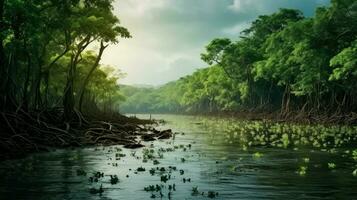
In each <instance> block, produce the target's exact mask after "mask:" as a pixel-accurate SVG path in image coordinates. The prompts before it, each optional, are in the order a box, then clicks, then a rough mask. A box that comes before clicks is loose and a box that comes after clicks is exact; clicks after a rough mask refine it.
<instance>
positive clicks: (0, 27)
mask: <svg viewBox="0 0 357 200" xmlns="http://www.w3.org/2000/svg"><path fill="white" fill-rule="evenodd" d="M4 1H5V0H0V33H4V31H5V28H4V27H5V24H4ZM3 42H4V37H3V34H0V105H1V106H2V108H1V109H2V110H3V109H4V106H5V98H4V97H5V80H6V77H5V76H6V70H5V69H6V66H5V65H6V64H5V63H6V62H5V52H4V46H3Z"/></svg>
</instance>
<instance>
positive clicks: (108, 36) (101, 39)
mask: <svg viewBox="0 0 357 200" xmlns="http://www.w3.org/2000/svg"><path fill="white" fill-rule="evenodd" d="M2 2H4V6H3V7H2V6H1V7H0V9H1V10H0V11H1V12H0V13H1V15H0V24H1V29H0V30H1V32H0V44H1V46H0V74H1V75H0V76H1V77H0V92H1V93H0V96H1V98H0V105H1V106H2V108H1V109H2V110H4V109H10V110H11V109H14V108H16V107H21V108H24V109H34V110H36V109H43V110H45V109H49V108H51V107H58V106H60V105H59V104H60V103H61V102H62V106H63V107H64V110H65V113H66V114H69V115H68V116H66V118H67V119H66V120H70V118H71V115H70V114H71V113H73V112H74V109H75V107H76V106H77V107H79V109H81V107H80V106H78V104H81V103H82V102H81V101H82V100H83V98H85V102H86V103H87V105H86V106H87V108H95V107H98V108H103V109H104V107H106V108H105V109H107V107H113V106H114V104H116V103H117V102H118V101H119V100H122V98H123V97H122V95H121V94H119V92H118V91H119V90H118V85H117V81H118V79H119V78H120V77H121V75H119V76H118V75H111V74H113V72H114V71H113V70H108V69H109V68H108V67H104V66H101V65H100V59H101V57H102V54H103V51H104V50H105V48H106V47H107V46H108V45H109V44H112V43H117V42H118V39H119V38H129V37H131V35H130V33H129V32H128V30H127V29H126V28H124V27H122V26H120V23H119V19H118V18H117V17H116V16H115V15H114V14H113V7H112V5H111V4H112V2H113V1H112V0H70V1H58V0H43V1H38V0H11V1H8V0H7V1H2ZM95 44H100V48H99V50H98V53H94V52H92V51H88V49H89V46H91V45H92V46H95ZM92 49H93V48H92ZM5 61H6V62H5ZM104 104H105V105H106V106H104ZM109 105H111V106H109ZM108 109H109V108H108Z"/></svg>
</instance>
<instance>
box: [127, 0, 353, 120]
mask: <svg viewBox="0 0 357 200" xmlns="http://www.w3.org/2000/svg"><path fill="white" fill-rule="evenodd" d="M356 18H357V2H356V1H354V0H332V2H331V5H330V6H329V7H320V8H318V9H317V10H316V13H315V15H314V16H313V17H311V18H307V17H304V16H303V14H302V12H300V11H298V10H292V9H280V10H279V11H278V12H276V13H274V14H271V15H263V16H259V17H258V19H256V20H255V21H254V22H252V24H251V26H250V28H248V29H246V30H244V31H243V32H242V33H241V35H240V38H239V39H238V40H237V41H231V40H230V39H227V38H218V39H214V40H213V41H212V42H210V43H209V44H208V45H207V46H206V51H205V52H204V53H202V59H203V60H204V61H205V62H207V63H208V64H210V65H213V66H211V67H209V68H206V69H202V70H198V71H197V72H195V73H194V74H192V75H190V76H186V77H183V78H181V79H180V80H178V81H176V82H172V83H169V84H167V85H165V86H163V87H161V88H159V89H156V90H142V91H140V90H139V91H136V92H135V94H134V95H129V97H128V99H129V100H128V102H127V103H124V104H123V105H122V107H121V109H122V110H123V111H125V112H142V111H145V112H177V111H181V112H182V111H184V112H217V111H218V112H222V111H230V112H232V111H233V112H236V111H247V110H249V111H258V112H263V111H264V112H279V113H280V116H283V117H288V116H291V115H294V116H304V117H305V118H306V117H311V116H318V115H319V116H321V115H324V116H330V117H334V118H336V119H337V118H338V119H342V120H346V116H348V117H349V118H350V119H351V118H354V119H355V117H354V116H355V115H354V114H353V113H355V112H356V109H357V100H356V91H357V85H356V81H355V79H356V76H357V75H356V69H357V54H356V53H357V21H356ZM124 93H127V92H124Z"/></svg>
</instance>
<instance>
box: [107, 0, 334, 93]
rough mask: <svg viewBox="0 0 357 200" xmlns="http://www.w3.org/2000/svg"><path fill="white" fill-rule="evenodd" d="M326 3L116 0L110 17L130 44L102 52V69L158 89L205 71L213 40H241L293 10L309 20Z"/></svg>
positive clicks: (324, 0) (309, 0) (126, 81)
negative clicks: (256, 24)
mask: <svg viewBox="0 0 357 200" xmlns="http://www.w3.org/2000/svg"><path fill="white" fill-rule="evenodd" d="M328 4H329V0H116V1H115V2H114V13H115V14H116V15H117V16H118V17H119V19H120V22H121V25H122V26H124V27H126V28H128V29H129V31H130V33H131V34H132V36H133V37H132V38H131V39H121V40H120V42H119V43H118V44H115V45H111V46H110V47H108V49H107V50H106V52H105V54H104V56H103V60H102V63H103V64H108V65H112V66H115V67H117V68H119V69H120V70H121V71H122V72H124V73H126V77H125V78H123V79H122V80H121V81H120V83H122V84H129V85H153V86H158V85H162V84H165V83H167V82H170V81H173V80H176V79H178V78H180V77H182V76H185V75H189V74H192V73H193V72H194V71H196V70H197V69H199V68H203V67H207V64H205V63H204V62H203V61H201V59H200V54H201V53H202V52H204V48H205V46H206V45H207V44H208V43H209V42H210V41H211V40H212V39H214V38H224V37H226V38H231V39H232V40H237V39H239V34H240V32H241V31H242V30H244V29H245V28H247V27H249V24H250V23H251V22H252V21H254V19H256V18H257V17H258V16H259V15H265V14H271V13H273V12H276V11H278V10H279V8H294V9H299V10H301V11H303V13H304V14H305V15H306V16H312V15H313V13H314V11H315V9H316V8H317V7H319V6H323V5H328Z"/></svg>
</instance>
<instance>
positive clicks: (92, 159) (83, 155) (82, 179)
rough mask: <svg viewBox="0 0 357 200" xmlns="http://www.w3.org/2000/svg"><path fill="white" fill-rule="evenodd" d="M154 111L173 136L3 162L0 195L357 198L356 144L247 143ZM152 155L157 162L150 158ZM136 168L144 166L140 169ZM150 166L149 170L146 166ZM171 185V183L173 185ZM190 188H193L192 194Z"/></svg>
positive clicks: (201, 120)
mask: <svg viewBox="0 0 357 200" xmlns="http://www.w3.org/2000/svg"><path fill="white" fill-rule="evenodd" d="M139 117H145V118H147V117H148V116H144V115H142V116H139ZM153 117H154V118H155V119H164V120H166V121H167V122H168V123H167V124H165V125H161V129H167V128H171V129H172V130H173V131H174V132H176V133H177V134H176V136H175V138H172V139H169V140H160V141H154V142H146V143H145V144H146V147H145V148H144V149H136V150H128V149H123V148H121V147H120V146H114V147H93V148H84V149H70V150H56V151H54V152H49V153H39V154H34V155H31V156H29V157H27V158H25V159H21V160H13V161H5V162H2V163H1V165H0V176H1V179H0V199H4V200H5V199H6V200H8V199H14V200H15V199H33V200H40V199H44V200H51V199H88V200H89V199H108V200H109V199H113V200H114V199H130V200H131V199H132V200H135V199H151V198H153V197H155V198H156V199H161V198H162V199H177V200H183V199H208V198H209V197H208V192H209V191H210V193H211V195H212V194H214V195H213V196H215V197H214V199H357V177H355V176H353V175H352V172H353V170H354V168H356V163H355V162H354V160H353V159H351V158H350V157H349V156H346V155H347V154H346V152H350V151H352V150H353V148H354V147H353V146H351V147H343V148H342V147H341V148H336V149H334V151H333V152H332V153H331V151H326V150H318V149H316V148H308V147H305V148H303V147H300V148H278V147H264V146H261V145H260V146H251V147H249V148H246V147H245V146H242V144H241V142H238V141H240V140H237V139H236V137H233V136H232V135H229V134H227V130H226V129H227V128H229V127H227V126H228V125H227V124H222V123H221V120H222V119H219V118H210V117H193V116H177V115H154V116H153ZM232 123H234V122H232ZM212 125H214V126H215V127H212ZM223 126H224V127H223ZM233 134H235V133H233ZM235 135H237V134H235ZM143 152H145V153H144V154H145V155H144V154H143ZM150 152H151V153H150ZM119 154H120V155H119ZM124 154H125V156H124ZM148 155H149V157H151V156H153V158H147V156H148ZM122 156H124V157H122ZM119 158H120V160H119ZM154 160H157V161H158V162H159V163H155V164H154ZM329 163H330V167H329ZM331 163H332V164H334V165H335V166H331ZM138 167H143V168H145V171H143V172H137V168H138ZM301 167H306V169H303V170H302V169H301ZM152 168H154V169H155V173H153V175H152V174H150V172H149V170H150V169H152ZM161 168H164V169H165V171H160V169H161ZM174 168H176V170H174ZM78 171H84V172H86V173H87V174H86V175H81V174H78ZM302 171H304V172H303V173H302ZM96 172H103V173H104V177H103V178H100V179H99V180H98V182H93V183H92V182H90V181H89V177H91V176H93V173H96ZM110 175H117V176H118V178H119V182H118V183H117V184H111V183H110ZM165 175H167V176H168V175H170V179H169V180H168V181H167V182H166V183H165V182H162V181H161V176H165ZM184 179H185V180H186V181H184ZM188 180H190V181H188ZM173 184H175V190H173V189H172V188H170V186H173ZM100 185H102V187H103V190H104V192H103V193H102V194H101V195H100V194H91V193H90V192H89V190H90V189H91V188H96V189H97V188H99V187H100ZM150 185H155V186H156V185H159V186H160V188H162V189H161V194H160V192H157V191H154V192H151V191H145V190H144V188H145V187H148V186H150ZM195 187H197V190H198V192H197V191H196V192H195V193H194V192H193V188H195ZM169 193H170V194H169ZM202 193H203V195H202ZM161 195H162V197H161ZM213 196H211V197H213Z"/></svg>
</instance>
